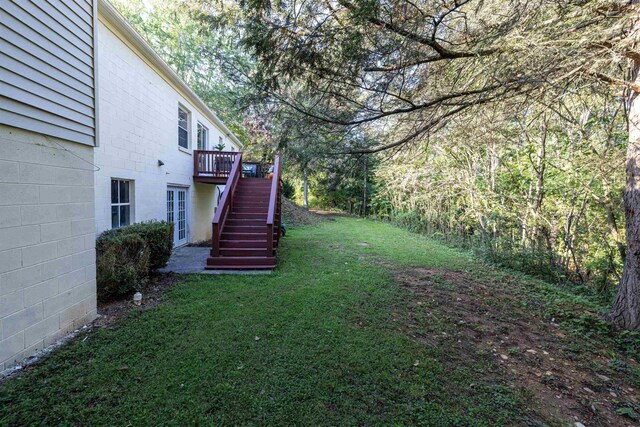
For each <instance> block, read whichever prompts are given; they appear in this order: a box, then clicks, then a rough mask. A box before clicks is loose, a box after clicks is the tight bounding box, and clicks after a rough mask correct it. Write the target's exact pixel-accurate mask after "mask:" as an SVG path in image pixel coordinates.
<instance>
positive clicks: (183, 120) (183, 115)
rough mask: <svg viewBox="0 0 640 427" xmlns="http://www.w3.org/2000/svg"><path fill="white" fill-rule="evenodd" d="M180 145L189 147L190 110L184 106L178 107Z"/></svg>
mask: <svg viewBox="0 0 640 427" xmlns="http://www.w3.org/2000/svg"><path fill="white" fill-rule="evenodd" d="M178 145H179V146H180V147H182V148H186V149H189V112H188V111H187V110H186V109H185V108H184V107H182V106H180V107H178Z"/></svg>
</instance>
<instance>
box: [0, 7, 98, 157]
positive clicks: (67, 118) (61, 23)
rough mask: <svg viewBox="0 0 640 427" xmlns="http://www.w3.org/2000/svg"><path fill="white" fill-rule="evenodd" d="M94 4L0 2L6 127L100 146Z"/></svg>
mask: <svg viewBox="0 0 640 427" xmlns="http://www.w3.org/2000/svg"><path fill="white" fill-rule="evenodd" d="M94 17H95V7H94V2H93V0H77V1H75V2H70V1H63V0H49V1H47V2H44V1H9V0H6V1H1V2H0V65H1V68H0V73H1V74H2V78H1V79H0V123H1V124H5V125H10V126H15V127H19V128H22V129H27V130H31V131H34V132H37V133H41V134H44V135H51V136H55V137H59V138H64V139H66V140H69V141H75V142H78V143H82V144H87V145H90V146H93V145H94V142H95V96H94V95H95V85H94V33H93V26H94Z"/></svg>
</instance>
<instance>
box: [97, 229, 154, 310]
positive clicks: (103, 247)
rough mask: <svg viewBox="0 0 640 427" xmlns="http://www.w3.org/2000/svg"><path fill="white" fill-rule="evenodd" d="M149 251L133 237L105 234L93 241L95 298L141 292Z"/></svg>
mask: <svg viewBox="0 0 640 427" xmlns="http://www.w3.org/2000/svg"><path fill="white" fill-rule="evenodd" d="M149 254H150V251H149V249H148V247H147V244H146V242H145V241H144V239H143V238H142V237H141V236H139V235H137V234H132V233H131V234H125V233H112V232H106V233H103V234H101V235H100V237H98V240H97V241H96V257H97V261H96V263H97V265H96V269H97V282H98V283H97V287H98V299H99V300H101V301H104V300H108V299H111V298H115V297H119V296H123V295H126V294H130V293H133V292H136V291H140V290H142V288H143V286H144V284H145V282H146V281H147V278H148V276H149Z"/></svg>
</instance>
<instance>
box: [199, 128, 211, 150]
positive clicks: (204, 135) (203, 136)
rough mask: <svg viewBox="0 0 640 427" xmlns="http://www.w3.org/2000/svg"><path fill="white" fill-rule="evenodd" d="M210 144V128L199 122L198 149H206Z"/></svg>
mask: <svg viewBox="0 0 640 427" xmlns="http://www.w3.org/2000/svg"><path fill="white" fill-rule="evenodd" d="M208 145H209V129H207V128H206V127H204V125H203V124H202V123H198V150H206V149H207V147H208Z"/></svg>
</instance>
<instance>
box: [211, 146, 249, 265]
mask: <svg viewBox="0 0 640 427" xmlns="http://www.w3.org/2000/svg"><path fill="white" fill-rule="evenodd" d="M234 154H236V156H235V160H234V162H233V166H232V167H231V172H229V178H228V179H227V183H226V185H225V189H224V193H223V194H222V198H221V199H220V203H219V204H218V209H217V210H216V214H215V215H214V216H213V223H212V227H213V232H212V234H211V246H212V248H211V256H218V255H220V237H221V235H222V229H223V228H224V223H225V222H226V220H227V216H229V212H231V208H232V207H233V195H234V194H235V192H236V187H237V186H238V182H239V181H240V177H241V176H242V153H239V152H234Z"/></svg>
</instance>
